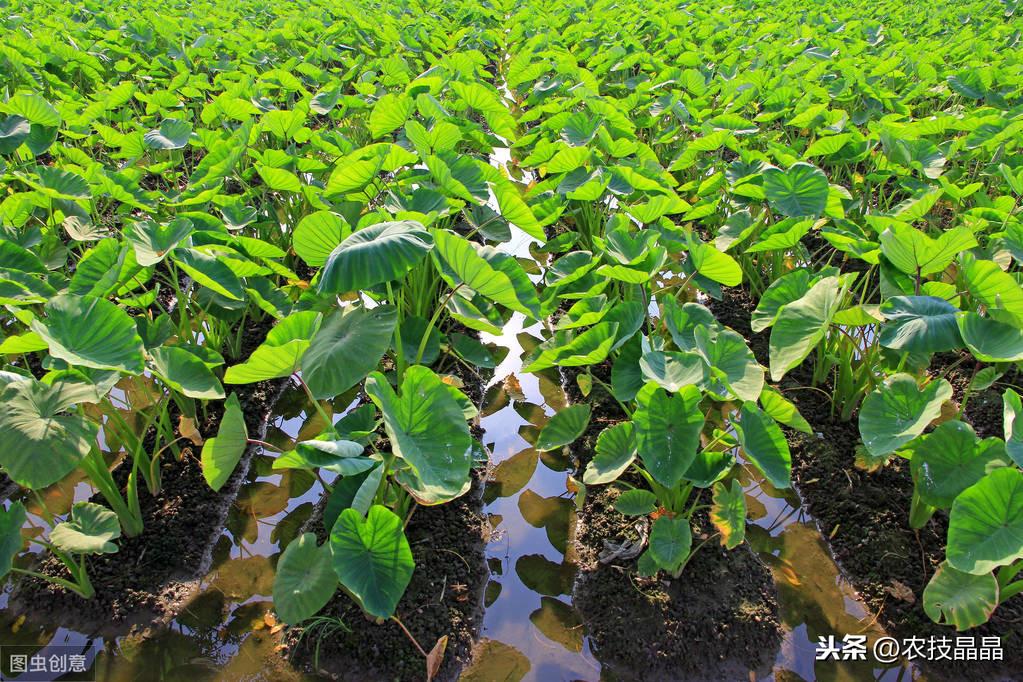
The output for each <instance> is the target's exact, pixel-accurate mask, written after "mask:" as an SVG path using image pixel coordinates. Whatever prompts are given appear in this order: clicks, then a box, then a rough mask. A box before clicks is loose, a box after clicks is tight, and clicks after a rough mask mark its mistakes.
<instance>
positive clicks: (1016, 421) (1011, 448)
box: [1002, 388, 1023, 467]
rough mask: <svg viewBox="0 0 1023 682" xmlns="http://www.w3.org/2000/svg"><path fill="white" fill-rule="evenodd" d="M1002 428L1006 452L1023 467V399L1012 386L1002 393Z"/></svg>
mask: <svg viewBox="0 0 1023 682" xmlns="http://www.w3.org/2000/svg"><path fill="white" fill-rule="evenodd" d="M1002 428H1003V429H1004V433H1005V450H1006V452H1008V453H1009V457H1012V461H1014V462H1015V463H1016V464H1017V465H1019V466H1021V467H1023V401H1021V400H1020V397H1019V393H1016V391H1014V390H1012V389H1011V388H1007V389H1005V393H1003V394H1002Z"/></svg>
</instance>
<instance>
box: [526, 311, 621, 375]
mask: <svg viewBox="0 0 1023 682" xmlns="http://www.w3.org/2000/svg"><path fill="white" fill-rule="evenodd" d="M617 333H618V323H617V322H601V323H600V324H596V325H594V326H592V327H590V328H589V329H587V330H586V331H584V332H582V333H581V334H579V335H575V334H573V333H571V332H558V333H556V334H555V335H554V336H552V337H551V338H550V340H548V341H546V342H544V343H543V344H542V345H541V346H539V349H540V352H539V353H538V354H537V355H536V359H534V360H533V361H532V362H531V363H529V365H527V366H526V367H523V369H522V371H524V372H539V371H540V370H543V369H547V368H549V367H558V366H561V367H582V366H585V365H595V364H597V363H599V362H602V361H603V360H604V358H606V357H607V354H608V353H609V352H610V351H611V347H612V346H613V345H614V343H615V335H616V334H617Z"/></svg>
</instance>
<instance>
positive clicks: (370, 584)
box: [330, 505, 416, 618]
mask: <svg viewBox="0 0 1023 682" xmlns="http://www.w3.org/2000/svg"><path fill="white" fill-rule="evenodd" d="M330 552H331V561H332V563H333V566H334V572H335V573H336V574H337V577H338V579H339V580H340V581H341V584H342V585H344V587H345V589H346V590H348V592H349V593H350V594H351V595H352V596H353V597H355V599H356V600H357V601H358V602H359V604H360V605H361V606H362V608H363V610H364V611H365V612H366V613H368V614H369V615H371V616H374V617H376V618H390V617H391V616H393V615H394V609H395V608H396V607H397V606H398V600H399V599H401V596H402V595H403V594H404V593H405V588H406V587H408V583H409V580H411V579H412V571H413V570H415V567H416V564H415V561H414V560H413V558H412V550H411V548H410V547H409V544H408V540H407V539H406V538H405V533H404V531H403V530H402V521H401V518H400V517H398V516H397V515H396V514H395V513H394V512H392V511H391V510H390V509H388V508H387V507H382V506H380V505H374V506H372V507H370V509H369V513H368V514H367V515H366V518H363V517H362V514H360V513H359V512H357V511H356V510H354V509H345V510H344V511H342V512H341V514H340V515H339V516H338V518H337V521H336V522H335V523H334V527H333V529H332V530H331V531H330Z"/></svg>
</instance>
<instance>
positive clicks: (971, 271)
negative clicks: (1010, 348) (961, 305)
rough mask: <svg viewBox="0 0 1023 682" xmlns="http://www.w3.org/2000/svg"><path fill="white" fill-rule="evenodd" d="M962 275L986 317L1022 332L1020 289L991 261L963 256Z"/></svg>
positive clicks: (1009, 276)
mask: <svg viewBox="0 0 1023 682" xmlns="http://www.w3.org/2000/svg"><path fill="white" fill-rule="evenodd" d="M961 261H962V271H961V275H962V277H963V279H964V280H965V281H966V285H967V288H968V289H969V290H970V294H972V295H973V296H974V297H975V298H976V299H977V301H979V302H980V303H983V304H984V305H985V306H987V314H988V316H989V317H993V318H994V319H996V320H998V321H999V322H1004V323H1006V324H1012V325H1014V326H1016V327H1021V328H1023V287H1021V286H1020V285H1019V282H1017V281H1016V279H1015V278H1014V277H1013V276H1012V275H1010V274H1009V273H1007V272H1003V271H1002V269H1001V268H1000V267H999V266H998V264H997V263H995V262H994V261H989V260H977V259H975V258H973V257H971V256H970V255H969V254H963V257H962V259H961Z"/></svg>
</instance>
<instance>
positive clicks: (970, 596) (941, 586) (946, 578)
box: [924, 561, 998, 632]
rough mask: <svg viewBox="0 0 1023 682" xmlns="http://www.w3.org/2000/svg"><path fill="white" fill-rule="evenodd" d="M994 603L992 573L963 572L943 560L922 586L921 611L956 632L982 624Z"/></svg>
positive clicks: (996, 592) (996, 588)
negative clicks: (949, 626)
mask: <svg viewBox="0 0 1023 682" xmlns="http://www.w3.org/2000/svg"><path fill="white" fill-rule="evenodd" d="M996 606H998V580H997V579H996V578H995V576H994V575H993V574H992V573H982V574H980V575H972V574H970V573H964V572H962V571H959V570H956V569H955V568H953V567H952V566H950V565H949V563H948V562H947V561H945V562H942V564H941V566H939V567H938V570H937V572H935V574H934V575H933V576H932V577H931V580H930V582H929V583H927V587H926V588H924V611H925V612H926V613H927V615H928V616H930V618H931V620H933V621H934V622H935V623H941V624H943V625H953V626H955V629H956V630H958V631H960V632H962V631H963V630H969V629H970V628H975V627H977V626H978V625H983V624H984V623H986V622H987V621H988V619H989V618H990V617H991V614H992V613H994V611H995V607H996Z"/></svg>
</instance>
